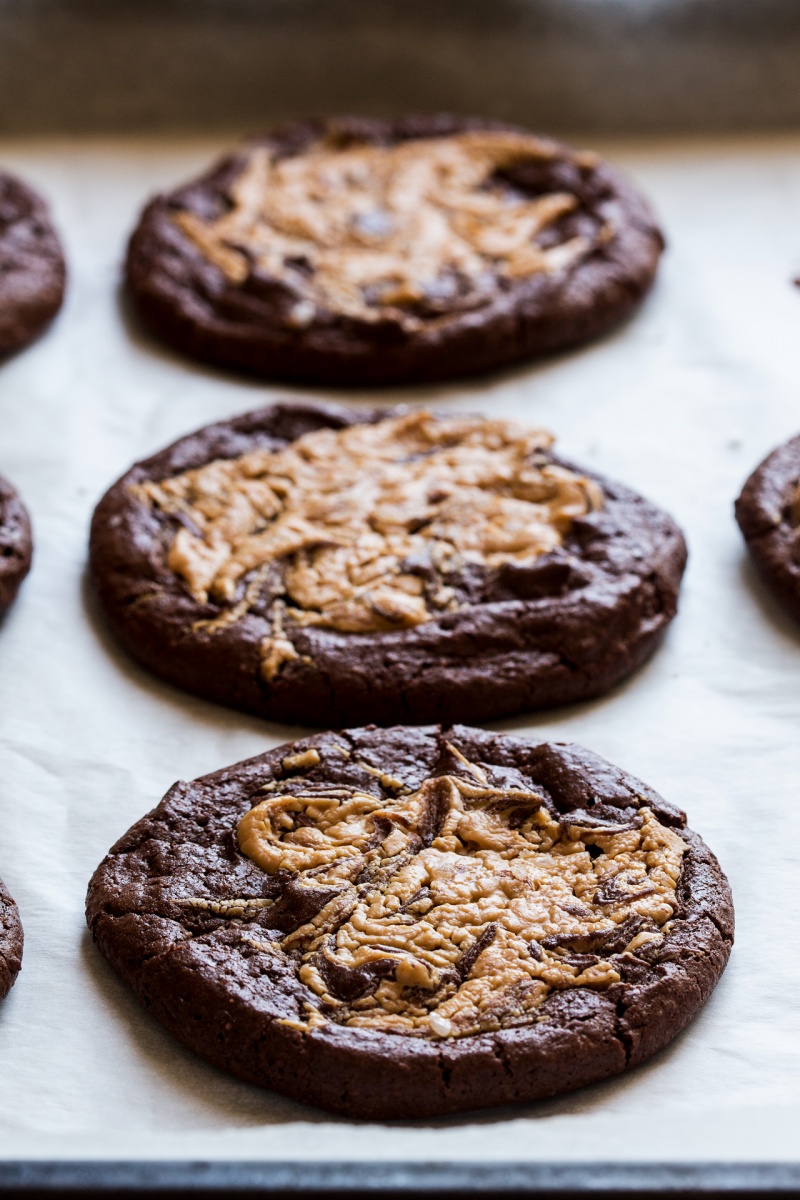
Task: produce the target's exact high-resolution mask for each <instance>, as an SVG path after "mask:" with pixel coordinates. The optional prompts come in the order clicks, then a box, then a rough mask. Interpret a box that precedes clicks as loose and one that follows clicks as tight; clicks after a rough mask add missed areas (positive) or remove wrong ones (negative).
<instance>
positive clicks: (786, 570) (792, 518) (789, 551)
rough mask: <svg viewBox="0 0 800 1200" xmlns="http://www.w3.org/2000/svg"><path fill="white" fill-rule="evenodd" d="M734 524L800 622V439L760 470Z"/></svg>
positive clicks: (780, 450) (760, 570)
mask: <svg viewBox="0 0 800 1200" xmlns="http://www.w3.org/2000/svg"><path fill="white" fill-rule="evenodd" d="M736 520H737V521H738V523H739V528H740V529H741V531H742V534H743V535H744V540H745V542H746V543H747V549H748V550H749V551H750V554H751V555H752V558H753V561H754V563H755V564H756V567H757V568H758V573H759V575H760V576H761V578H762V579H763V580H764V583H765V584H766V585H767V587H768V588H769V589H770V591H772V593H773V594H774V595H775V596H776V597H777V599H778V600H780V602H781V604H782V605H783V607H784V608H785V609H786V611H787V612H788V613H789V614H790V615H791V616H792V617H794V619H795V620H796V621H800V437H796V438H792V440H791V441H789V442H786V443H785V445H783V446H779V447H778V449H777V450H773V452H772V454H770V455H768V456H767V458H765V459H764V461H763V462H762V463H761V465H760V466H759V467H756V469H755V471H754V472H753V474H752V475H751V476H750V478H749V479H748V480H747V483H746V484H745V485H744V487H743V488H742V493H741V495H740V496H739V499H738V500H737V501H736Z"/></svg>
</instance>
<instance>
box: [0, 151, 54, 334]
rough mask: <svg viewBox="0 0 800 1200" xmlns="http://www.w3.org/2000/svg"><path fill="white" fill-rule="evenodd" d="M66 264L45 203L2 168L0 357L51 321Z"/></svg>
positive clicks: (39, 331)
mask: <svg viewBox="0 0 800 1200" xmlns="http://www.w3.org/2000/svg"><path fill="white" fill-rule="evenodd" d="M65 279H66V268H65V266H64V255H63V251H62V249H61V245H60V243H59V240H58V236H57V234H56V232H55V230H54V229H53V226H52V224H51V222H50V215H49V213H48V210H47V206H46V204H45V203H44V201H43V200H41V199H40V197H39V196H37V195H36V193H35V192H34V191H32V190H31V188H29V187H27V186H26V184H24V183H22V182H21V180H19V179H15V178H14V177H13V176H12V175H6V174H5V173H4V172H2V171H0V357H2V356H4V355H6V354H11V353H13V352H14V351H15V350H20V349H22V347H23V346H27V345H28V343H29V342H31V341H33V339H34V338H35V337H38V335H39V334H40V333H41V332H42V330H43V329H44V328H45V327H46V326H47V325H49V324H50V322H51V321H52V319H53V317H54V316H55V315H56V313H57V312H58V310H59V308H60V307H61V303H62V300H63V298H64V285H65Z"/></svg>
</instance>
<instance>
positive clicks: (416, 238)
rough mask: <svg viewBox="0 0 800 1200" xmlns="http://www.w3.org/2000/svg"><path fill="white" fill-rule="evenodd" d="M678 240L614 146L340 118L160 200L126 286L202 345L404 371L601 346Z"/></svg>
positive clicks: (352, 374)
mask: <svg viewBox="0 0 800 1200" xmlns="http://www.w3.org/2000/svg"><path fill="white" fill-rule="evenodd" d="M662 248H663V241H662V238H661V235H660V233H659V231H658V229H657V227H656V225H655V223H654V221H653V218H652V216H651V214H650V212H649V210H648V208H647V206H646V204H645V203H644V201H643V200H642V199H641V198H640V197H639V196H638V195H637V194H636V192H635V191H634V190H633V188H632V187H631V186H630V185H629V184H628V183H627V182H626V181H625V180H624V179H623V178H622V177H621V176H620V175H619V174H618V173H616V172H615V171H613V170H611V168H609V167H608V166H606V165H605V164H604V163H603V162H601V160H600V159H599V158H598V156H597V155H594V154H590V153H580V152H576V151H574V150H572V149H570V148H569V147H567V146H564V145H562V144H561V143H558V142H554V141H552V140H550V139H546V138H541V137H537V136H534V135H533V134H531V133H529V132H527V131H525V130H522V129H519V128H515V127H512V126H504V125H501V124H498V123H496V122H486V121H479V120H465V119H460V118H456V117H446V116H440V117H432V118H406V119H401V120H397V121H392V122H386V121H370V120H364V119H336V120H330V121H323V122H306V123H303V124H297V125H294V126H290V127H288V128H286V129H283V130H280V131H278V132H276V133H275V134H273V135H271V136H269V137H266V138H263V139H261V140H259V141H256V142H253V143H251V144H250V145H248V146H245V147H244V148H243V149H242V150H241V151H240V152H239V153H237V154H234V155H232V156H231V157H229V158H227V159H225V160H223V161H222V162H221V163H220V164H218V165H217V166H216V167H215V168H214V169H212V171H210V172H209V173H208V174H207V175H205V176H203V177H202V178H201V179H199V180H197V181H195V182H194V183H192V184H189V185H188V186H187V187H185V188H182V189H180V190H178V191H176V192H173V193H171V194H169V195H166V196H161V197H158V198H157V199H156V200H154V201H153V202H152V203H151V204H150V205H149V207H148V208H147V209H146V210H145V212H144V214H143V216H142V218H141V221H140V223H139V225H138V227H137V229H136V231H135V232H134V234H133V237H132V239H131V243H130V247H129V252H128V260H127V278H128V284H129V287H130V288H131V291H132V294H133V296H134V299H135V300H136V302H137V304H138V306H139V309H140V311H141V313H142V315H143V316H144V317H145V319H146V320H147V321H148V323H149V324H150V325H151V327H152V328H153V329H154V331H155V332H156V333H157V334H158V335H159V336H161V337H163V338H164V339H165V340H166V341H169V342H172V343H173V344H175V345H177V346H178V348H179V349H182V350H184V351H187V352H188V353H190V354H192V355H195V356H197V357H200V358H206V359H209V360H211V361H216V362H222V363H226V364H228V365H232V366H237V367H242V368H245V369H248V370H251V371H255V372H258V373H260V374H264V375H268V376H273V377H276V378H293V379H306V380H309V381H310V380H317V381H320V382H325V383H350V384H354V383H356V384H357V383H378V382H384V383H390V382H401V381H410V380H415V379H433V378H439V377H447V376H454V375H464V374H469V373H473V372H475V371H479V370H483V369H487V368H489V367H493V366H498V365H500V364H503V363H507V362H513V361H515V360H517V359H520V358H526V357H529V356H531V355H533V354H539V353H544V352H548V351H551V350H554V349H557V348H560V347H562V346H567V345H570V344H574V343H577V342H581V341H585V340H586V339H588V338H590V337H592V336H594V335H596V334H597V333H599V332H601V331H602V330H603V329H605V328H607V327H608V326H609V325H611V324H613V323H615V322H616V321H619V320H620V319H622V318H623V317H625V316H627V315H628V314H629V313H630V312H631V311H632V310H633V309H634V308H635V306H636V305H637V304H638V302H639V301H640V300H641V298H642V296H643V295H644V294H645V292H646V291H647V289H648V288H649V286H650V284H651V283H652V279H653V276H654V274H655V270H656V266H657V263H658V258H659V255H660V253H661V250H662Z"/></svg>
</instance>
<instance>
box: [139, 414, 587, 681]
mask: <svg viewBox="0 0 800 1200" xmlns="http://www.w3.org/2000/svg"><path fill="white" fill-rule="evenodd" d="M552 440H553V439H552V437H551V435H550V434H548V433H546V432H544V431H542V430H538V429H526V428H523V427H521V426H518V425H516V424H514V423H512V422H509V421H492V420H484V419H482V418H479V417H435V416H433V415H432V414H431V413H429V412H424V411H422V412H413V413H407V414H404V415H402V416H398V417H391V418H387V419H385V420H382V421H378V422H376V423H373V424H361V425H353V426H350V427H348V428H345V429H318V430H316V431H314V432H312V433H307V434H305V435H304V436H302V437H300V438H298V439H297V440H296V441H294V442H292V443H291V444H289V445H288V446H286V447H285V448H284V449H281V450H277V451H268V450H257V451H254V452H252V453H250V454H245V455H242V456H241V457H239V458H233V459H224V460H220V459H218V460H214V461H213V462H210V463H208V464H207V465H205V466H202V467H199V468H197V469H195V470H190V471H185V472H182V473H181V474H179V475H175V476H173V477H172V478H168V479H162V480H160V481H158V482H148V483H145V484H137V485H134V489H133V490H134V492H135V494H136V495H137V496H138V497H139V498H140V499H142V500H144V502H145V503H147V504H148V505H150V506H152V507H153V508H154V509H156V510H158V511H160V512H162V513H165V514H169V515H171V516H173V517H174V518H176V529H175V533H174V537H173V538H172V541H171V542H170V544H169V548H168V551H167V556H166V562H167V566H168V567H169V568H170V570H171V571H173V572H174V573H175V574H176V575H177V576H178V577H179V578H180V579H181V580H182V581H183V582H184V584H185V586H186V587H187V588H188V590H189V591H190V592H191V594H192V596H193V597H194V598H195V599H196V600H197V601H198V603H200V604H214V605H217V606H219V608H220V610H221V611H220V613H219V615H218V616H217V617H214V618H211V619H210V620H209V621H208V622H206V624H205V628H206V629H208V630H209V631H210V632H213V631H214V629H217V628H219V627H220V626H223V625H227V624H230V622H231V621H235V620H238V619H239V618H241V617H242V616H243V615H244V614H245V613H246V612H248V611H249V610H250V609H251V608H252V607H253V606H254V605H256V604H258V603H260V602H262V601H263V596H264V595H265V594H267V595H269V596H270V597H271V604H272V607H271V613H272V621H273V629H272V635H271V636H270V637H267V638H266V639H265V641H264V646H263V668H262V669H263V673H264V675H265V677H266V678H267V679H268V680H272V679H274V678H275V676H276V674H277V673H278V671H279V670H280V669H281V667H282V666H283V664H284V663H285V662H287V661H291V659H292V658H295V657H297V654H296V651H295V650H294V646H293V643H292V641H291V627H292V626H293V625H294V626H309V625H313V626H317V627H319V628H323V629H331V630H337V631H339V632H341V633H356V634H357V633H375V632H380V631H390V630H397V629H403V628H410V627H412V626H415V625H419V624H422V623H424V622H426V621H430V620H432V619H434V618H435V617H436V616H439V615H441V614H442V613H445V612H447V611H450V610H453V609H455V608H458V607H459V604H460V599H459V591H458V582H459V580H460V579H462V578H463V576H464V573H465V571H466V570H468V569H469V568H470V567H472V568H478V569H482V570H484V571H490V570H492V569H495V568H498V567H500V566H501V565H503V564H508V563H515V564H518V565H525V564H531V563H533V562H535V561H536V560H537V559H538V558H540V557H541V556H542V555H544V554H547V553H548V552H549V551H552V550H555V549H556V548H557V547H559V546H560V545H561V544H562V541H563V538H564V536H565V534H566V533H567V532H568V531H569V529H570V527H571V524H572V522H573V520H574V519H575V518H576V517H580V516H583V515H585V514H587V513H589V512H591V511H593V510H595V509H599V508H601V507H602V504H603V496H602V492H601V490H600V488H599V487H598V486H597V484H595V483H594V482H592V481H591V480H589V479H587V478H586V477H584V476H582V475H579V474H577V473H575V472H574V471H570V470H567V469H566V468H564V467H562V466H559V465H557V464H556V463H553V462H552V461H551V460H550V459H549V457H548V455H547V454H546V453H545V452H546V450H547V448H548V447H549V446H550V445H551V444H552Z"/></svg>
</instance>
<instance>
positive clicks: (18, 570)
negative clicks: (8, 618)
mask: <svg viewBox="0 0 800 1200" xmlns="http://www.w3.org/2000/svg"><path fill="white" fill-rule="evenodd" d="M32 555H33V542H32V540H31V523H30V519H29V517H28V514H27V512H26V511H25V506H24V504H23V503H22V501H21V500H20V498H19V496H18V495H17V493H16V491H15V490H14V488H13V487H12V486H11V484H10V483H9V482H8V481H7V480H6V479H3V477H2V475H0V617H2V616H3V613H4V612H6V610H7V609H9V608H10V607H11V605H12V603H13V602H14V598H15V596H16V594H17V592H18V591H19V586H20V584H21V583H22V581H23V579H24V578H25V576H26V575H27V574H28V571H29V570H30V569H31V557H32Z"/></svg>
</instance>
